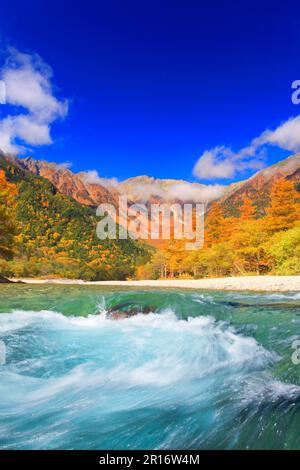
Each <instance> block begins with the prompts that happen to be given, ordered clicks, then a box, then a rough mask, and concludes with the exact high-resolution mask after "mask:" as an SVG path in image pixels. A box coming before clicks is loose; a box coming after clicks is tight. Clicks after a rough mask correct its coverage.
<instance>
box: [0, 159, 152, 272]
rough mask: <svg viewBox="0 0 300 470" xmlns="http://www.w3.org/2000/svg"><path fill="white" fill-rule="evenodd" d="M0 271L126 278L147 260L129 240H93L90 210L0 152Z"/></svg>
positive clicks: (140, 249) (141, 249)
mask: <svg viewBox="0 0 300 470" xmlns="http://www.w3.org/2000/svg"><path fill="white" fill-rule="evenodd" d="M0 185H1V186H0V228H1V232H0V234H1V235H0V273H1V274H2V275H6V276H12V275H13V276H17V277H19V276H49V275H51V276H52V275H54V276H60V277H69V278H83V279H90V280H101V279H126V278H127V277H130V276H133V274H134V272H135V269H136V266H137V265H138V264H139V263H144V262H145V260H147V259H148V254H147V253H148V252H147V250H146V249H145V247H144V246H143V245H141V244H139V243H138V242H135V241H133V240H130V239H129V240H104V241H102V240H99V239H98V238H97V236H96V224H97V222H98V221H99V219H97V218H96V216H95V211H94V210H93V209H91V208H89V207H86V206H85V205H80V204H79V203H78V202H76V201H75V200H74V199H72V198H70V197H68V196H65V195H63V194H61V193H60V192H59V191H58V190H57V188H56V187H55V186H53V184H51V183H50V182H49V181H48V180H47V179H45V178H42V177H40V176H36V175H33V174H32V173H30V172H28V171H26V170H24V169H21V168H20V167H18V166H16V165H14V164H13V163H12V161H10V160H8V159H5V158H1V157H0Z"/></svg>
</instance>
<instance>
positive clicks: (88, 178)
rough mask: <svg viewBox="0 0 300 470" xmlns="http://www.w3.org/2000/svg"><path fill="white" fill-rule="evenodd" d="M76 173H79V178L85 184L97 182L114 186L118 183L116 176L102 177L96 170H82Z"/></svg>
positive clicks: (106, 185) (101, 184)
mask: <svg viewBox="0 0 300 470" xmlns="http://www.w3.org/2000/svg"><path fill="white" fill-rule="evenodd" d="M78 175H80V178H81V179H82V181H83V182H84V183H86V184H98V185H100V186H105V187H107V188H109V187H114V188H115V187H116V186H117V185H118V180H117V178H102V177H101V176H99V174H98V172H97V171H96V170H90V171H82V172H81V173H78Z"/></svg>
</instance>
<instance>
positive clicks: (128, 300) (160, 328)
mask: <svg viewBox="0 0 300 470" xmlns="http://www.w3.org/2000/svg"><path fill="white" fill-rule="evenodd" d="M114 307H117V308H118V309H121V310H123V311H124V310H125V311H126V309H127V310H128V309H130V308H132V307H135V308H137V309H138V310H140V311H143V310H145V311H146V310H147V311H148V310H151V312H152V313H149V314H143V313H139V314H138V315H136V316H133V317H131V318H125V319H120V320H118V321H116V320H112V319H109V318H107V315H106V312H107V311H108V310H110V309H112V308H114ZM299 327H300V294H299V293H291V294H251V293H233V292H226V293H224V292H223V293H222V292H215V293H213V292H201V291H194V290H177V289H176V290H173V289H169V290H166V289H157V290H153V289H152V290H150V289H149V290H147V289H143V290H140V289H139V290H128V289H126V290H125V289H120V288H118V289H116V288H115V289H111V288H110V289H108V288H105V289H104V288H100V287H90V286H80V287H79V286H23V285H19V286H11V285H10V286H1V287H0V340H2V341H3V342H4V344H5V347H6V364H4V365H0V448H1V449H179V448H180V449H245V448H249V449H282V448H283V449H284V448H286V449H295V448H297V449H299V448H300V434H299V428H300V365H294V364H293V362H292V360H291V356H292V353H293V349H292V343H293V341H294V340H295V339H297V338H298V339H299V335H300V328H299Z"/></svg>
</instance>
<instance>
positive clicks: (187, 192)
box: [129, 182, 225, 203]
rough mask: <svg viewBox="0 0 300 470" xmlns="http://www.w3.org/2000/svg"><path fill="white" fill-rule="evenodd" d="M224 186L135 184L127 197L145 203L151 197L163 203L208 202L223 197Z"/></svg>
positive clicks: (185, 183) (187, 183) (182, 183)
mask: <svg viewBox="0 0 300 470" xmlns="http://www.w3.org/2000/svg"><path fill="white" fill-rule="evenodd" d="M224 191H225V186H222V185H219V184H216V185H207V186H201V185H198V184H193V183H189V182H178V183H173V184H171V185H167V186H166V185H165V186H163V185H160V184H159V183H156V182H149V183H143V184H137V185H135V186H134V187H131V188H130V190H129V197H130V198H132V199H133V200H134V201H138V202H143V203H146V202H147V201H149V199H150V198H151V197H159V198H161V199H163V200H164V201H174V200H179V201H181V202H210V201H212V200H215V199H218V198H220V197H221V196H223V194H224Z"/></svg>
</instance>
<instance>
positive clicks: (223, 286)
mask: <svg viewBox="0 0 300 470" xmlns="http://www.w3.org/2000/svg"><path fill="white" fill-rule="evenodd" d="M16 280H18V281H22V282H24V283H26V284H70V285H95V286H120V287H177V288H188V289H205V290H237V291H258V292H259V291H260V292H263V291H270V292H294V291H300V276H243V277H225V278H215V279H167V280H155V281H151V280H142V281H95V282H89V281H83V280H81V279H30V278H27V279H14V281H16Z"/></svg>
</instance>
